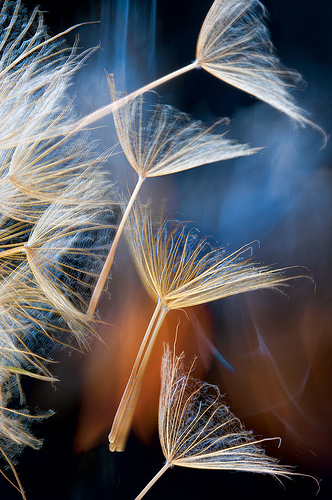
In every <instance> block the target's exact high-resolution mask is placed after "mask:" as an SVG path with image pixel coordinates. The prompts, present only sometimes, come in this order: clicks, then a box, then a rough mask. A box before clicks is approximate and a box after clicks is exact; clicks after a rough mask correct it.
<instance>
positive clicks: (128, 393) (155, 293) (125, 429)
mask: <svg viewBox="0 0 332 500" xmlns="http://www.w3.org/2000/svg"><path fill="white" fill-rule="evenodd" d="M133 218H134V219H135V221H134V223H133V225H132V227H131V231H130V239H129V241H130V246H131V250H132V255H133V258H134V260H135V263H136V267H137V270H138V272H139V274H140V276H141V279H142V281H143V283H144V285H145V287H146V289H147V291H148V293H149V294H150V296H151V297H152V298H153V299H154V300H155V301H157V306H156V309H155V312H154V315H153V317H152V319H151V321H150V324H149V326H148V329H147V331H146V333H145V335H144V338H143V341H142V344H141V347H140V350H139V352H138V354H137V357H136V360H135V363H134V366H133V369H132V372H131V375H130V377H129V380H128V383H127V386H126V388H125V391H124V393H123V396H122V399H121V402H120V404H119V407H118V411H117V413H116V416H115V418H114V421H113V425H112V429H111V432H110V435H109V441H110V450H111V451H115V450H116V451H123V449H124V447H125V444H126V441H127V437H128V433H129V429H130V425H131V421H132V418H133V414H134V411H135V407H136V403H137V400H138V396H139V392H140V387H141V383H142V379H143V375H144V370H145V367H146V364H147V361H148V359H149V356H150V353H151V350H152V347H153V344H154V341H155V339H156V337H157V334H158V332H159V329H160V326H161V324H162V322H163V320H164V318H165V316H166V314H167V312H168V311H169V310H170V309H182V308H185V307H190V306H195V305H199V304H203V303H206V302H210V301H213V300H218V299H221V298H224V297H229V296H231V295H236V294H238V293H243V292H248V291H253V290H260V289H267V288H270V289H276V288H277V287H278V285H284V284H285V282H286V281H287V280H288V279H291V278H287V277H285V276H284V272H283V270H272V269H269V268H268V267H266V266H259V265H257V264H254V263H252V262H251V260H250V258H247V259H245V256H246V255H248V254H249V257H250V254H251V252H252V246H251V244H250V245H246V246H244V247H242V248H240V249H239V250H237V251H236V252H234V253H232V254H230V255H227V254H226V252H225V249H224V248H211V245H210V244H209V242H208V241H207V239H206V238H202V237H201V236H200V235H199V234H198V232H197V231H196V230H194V229H188V227H187V225H186V224H183V223H180V222H177V221H171V220H166V221H165V222H164V223H163V224H162V225H161V226H160V228H159V229H158V231H156V232H155V231H154V229H153V225H152V222H151V218H150V216H149V215H148V214H144V213H142V211H141V213H139V211H138V209H137V210H135V211H134V216H133Z"/></svg>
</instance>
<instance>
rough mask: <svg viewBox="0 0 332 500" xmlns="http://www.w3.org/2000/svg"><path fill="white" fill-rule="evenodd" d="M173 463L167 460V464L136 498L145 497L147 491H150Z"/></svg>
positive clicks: (137, 499)
mask: <svg viewBox="0 0 332 500" xmlns="http://www.w3.org/2000/svg"><path fill="white" fill-rule="evenodd" d="M171 465H172V463H171V462H169V461H167V462H166V463H165V465H164V466H163V467H162V468H161V469H160V471H159V472H158V473H157V474H156V475H155V476H154V477H153V478H152V479H151V481H150V482H149V483H148V484H147V485H146V486H145V488H144V489H143V490H142V491H141V493H140V494H139V495H138V496H137V497H136V498H135V500H141V498H143V497H144V495H145V493H147V492H148V491H149V489H150V488H151V486H153V485H154V483H155V482H156V481H157V480H158V479H159V478H160V476H162V475H163V474H164V472H166V471H167V469H168V468H169V467H171Z"/></svg>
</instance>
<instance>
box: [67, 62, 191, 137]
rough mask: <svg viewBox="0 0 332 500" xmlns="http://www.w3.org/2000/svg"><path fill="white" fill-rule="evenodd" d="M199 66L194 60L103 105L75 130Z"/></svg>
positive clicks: (78, 124)
mask: <svg viewBox="0 0 332 500" xmlns="http://www.w3.org/2000/svg"><path fill="white" fill-rule="evenodd" d="M197 67H199V63H198V61H197V60H196V61H194V62H193V63H191V64H188V65H187V66H184V67H183V68H180V69H178V70H176V71H173V72H172V73H169V74H168V75H166V76H163V77H162V78H159V79H158V80H154V81H153V82H151V83H148V84H147V85H145V86H144V87H141V88H140V89H138V90H135V92H132V93H131V94H128V95H126V96H125V97H122V98H121V99H119V100H118V101H115V102H112V103H111V104H108V105H107V106H103V107H102V108H99V109H97V110H96V111H94V112H93V113H91V114H89V115H87V116H85V117H84V118H81V120H79V121H78V123H77V125H76V126H75V128H74V132H78V131H79V130H81V129H82V128H84V127H86V126H88V125H90V124H91V123H94V122H96V121H97V120H100V119H101V118H103V117H104V116H107V115H109V114H110V113H113V111H115V110H116V109H118V108H120V107H121V106H123V105H124V104H126V103H127V102H129V101H131V100H132V99H134V98H135V97H138V96H139V95H141V94H143V93H144V92H146V91H147V90H151V89H153V88H155V87H158V85H161V84H162V83H165V82H168V81H169V80H172V78H175V77H177V76H179V75H182V74H183V73H186V72H187V71H190V70H192V69H194V68H197Z"/></svg>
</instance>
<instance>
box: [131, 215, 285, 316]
mask: <svg viewBox="0 0 332 500" xmlns="http://www.w3.org/2000/svg"><path fill="white" fill-rule="evenodd" d="M132 219H134V222H133V224H132V227H131V232H130V237H129V240H130V245H131V249H132V254H133V257H134V260H135V262H136V266H137V269H138V272H139V274H140V276H141V278H142V280H143V283H144V285H145V287H146V289H147V291H148V292H149V294H150V295H151V296H152V297H153V298H154V299H155V300H161V301H162V302H163V304H164V305H165V306H166V307H167V308H168V309H180V308H182V307H189V306H194V305H199V304H202V303H205V302H210V301H213V300H216V299H220V298H223V297H228V296H231V295H235V294H238V293H242V292H246V291H251V290H258V289H262V288H277V287H278V285H281V284H283V283H284V282H285V281H286V280H287V278H286V277H285V276H284V274H283V272H282V271H281V270H271V269H269V268H268V267H266V266H260V265H258V264H254V263H252V261H251V259H250V256H251V253H252V245H251V244H249V245H247V246H244V247H242V248H240V249H239V250H237V251H236V252H234V253H232V254H229V255H227V253H226V251H225V249H224V248H222V247H217V248H214V247H212V245H211V244H210V243H209V241H208V240H207V239H206V238H203V237H202V236H201V235H200V234H199V232H198V231H197V230H196V229H194V228H190V226H189V225H188V224H186V223H184V222H179V221H173V220H169V219H166V220H165V221H164V222H163V223H162V224H161V226H160V227H159V229H158V230H154V227H153V223H152V221H151V217H150V216H149V215H148V214H144V213H143V212H142V209H141V210H139V209H138V208H136V210H135V211H134V216H133V217H132ZM246 256H247V257H246Z"/></svg>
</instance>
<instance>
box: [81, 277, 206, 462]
mask: <svg viewBox="0 0 332 500" xmlns="http://www.w3.org/2000/svg"><path fill="white" fill-rule="evenodd" d="M113 274H114V276H113V280H112V288H113V289H114V290H116V293H114V295H112V300H111V301H110V302H109V304H110V309H109V311H108V313H105V315H104V316H105V322H107V321H112V325H106V324H104V325H102V326H101V328H100V329H99V334H100V336H101V338H102V342H101V341H100V340H98V339H95V340H94V341H93V342H92V345H91V351H92V352H90V353H89V355H88V356H87V357H86V359H85V361H84V366H83V369H84V375H83V397H82V402H81V408H80V416H79V422H78V428H77V433H76V437H75V442H74V449H75V452H77V453H79V452H81V451H84V450H87V449H90V448H92V447H94V446H96V445H98V444H99V443H101V442H103V441H105V440H106V439H107V438H106V436H107V434H108V432H109V430H110V427H111V425H112V421H113V418H114V415H115V412H116V409H117V405H118V403H119V401H120V399H121V396H122V392H123V390H124V388H125V385H126V383H127V380H128V377H129V375H130V371H131V368H132V365H133V363H134V360H135V357H136V354H137V352H138V349H139V346H140V342H141V339H142V338H143V335H144V333H145V330H146V327H147V325H148V323H149V320H150V317H151V315H152V313H153V310H154V307H155V304H154V302H153V301H152V299H150V298H149V297H148V296H147V295H146V293H145V292H144V291H143V290H142V289H140V288H137V287H136V286H135V285H134V284H133V283H128V282H127V280H126V278H125V277H124V276H122V275H121V276H117V275H116V272H114V273H113ZM104 309H105V307H104ZM177 325H179V326H178V335H177V342H176V351H177V352H178V353H180V352H182V351H183V350H184V351H185V352H186V357H187V359H189V360H190V359H192V357H194V356H198V360H197V366H196V370H195V376H197V377H202V378H204V376H205V375H206V373H207V371H208V369H209V367H210V364H211V361H212V352H211V348H210V345H209V342H210V341H211V339H209V338H208V336H209V335H210V334H209V333H208V332H211V331H212V326H211V318H210V313H209V312H208V309H207V308H204V307H193V308H190V309H189V310H188V311H186V312H184V311H171V312H170V313H169V314H168V315H167V316H166V319H165V321H164V324H163V326H162V328H161V331H160V332H159V335H158V338H157V341H156V343H155V345H154V348H153V353H152V356H151V358H150V360H149V363H148V366H147V369H146V373H145V376H144V381H143V386H142V391H141V396H140V399H139V402H138V406H137V409H136V412H135V417H134V422H133V430H134V432H135V434H136V435H137V436H138V437H139V438H140V439H141V440H142V441H144V442H145V443H148V442H149V440H150V439H151V438H152V436H153V435H154V433H155V432H156V430H157V417H158V401H159V388H160V363H161V356H162V353H163V343H164V342H165V341H167V342H169V343H170V344H171V345H173V343H174V339H175V334H176V330H177ZM204 332H206V333H204ZM206 335H207V336H206Z"/></svg>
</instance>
